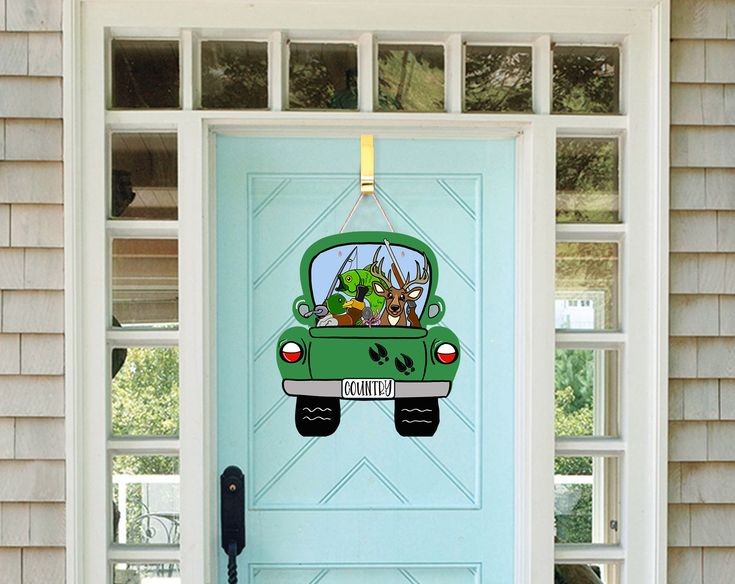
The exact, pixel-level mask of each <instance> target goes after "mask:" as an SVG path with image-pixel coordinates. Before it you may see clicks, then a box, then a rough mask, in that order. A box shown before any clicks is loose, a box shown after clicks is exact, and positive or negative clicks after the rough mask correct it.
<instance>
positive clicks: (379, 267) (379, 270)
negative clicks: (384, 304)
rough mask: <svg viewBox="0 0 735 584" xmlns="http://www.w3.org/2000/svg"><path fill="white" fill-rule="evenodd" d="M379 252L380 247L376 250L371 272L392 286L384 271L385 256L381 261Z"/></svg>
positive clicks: (387, 285) (388, 285)
mask: <svg viewBox="0 0 735 584" xmlns="http://www.w3.org/2000/svg"><path fill="white" fill-rule="evenodd" d="M379 253H380V248H379V247H378V249H376V250H375V255H374V256H373V263H372V264H370V274H371V275H373V276H375V277H376V278H378V280H382V281H383V283H384V284H385V285H386V287H388V288H390V278H389V277H388V276H386V275H385V274H384V273H383V259H384V258H380V261H378V254H379Z"/></svg>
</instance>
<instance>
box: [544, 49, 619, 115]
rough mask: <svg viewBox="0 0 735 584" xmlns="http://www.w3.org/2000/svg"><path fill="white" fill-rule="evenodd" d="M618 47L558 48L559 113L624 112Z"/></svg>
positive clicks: (556, 92) (556, 88)
mask: <svg viewBox="0 0 735 584" xmlns="http://www.w3.org/2000/svg"><path fill="white" fill-rule="evenodd" d="M619 94H620V49H618V47H564V46H558V45H557V46H555V47H554V96H553V104H552V110H553V111H554V112H555V113H575V114H595V113H601V114H602V113H611V114H612V113H618V112H619V111H620V96H619Z"/></svg>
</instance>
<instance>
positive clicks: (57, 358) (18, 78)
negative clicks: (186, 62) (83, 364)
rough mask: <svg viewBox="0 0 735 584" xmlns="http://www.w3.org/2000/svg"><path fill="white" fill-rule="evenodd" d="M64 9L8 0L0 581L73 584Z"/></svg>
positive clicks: (1, 32) (57, 0)
mask: <svg viewBox="0 0 735 584" xmlns="http://www.w3.org/2000/svg"><path fill="white" fill-rule="evenodd" d="M61 4H62V3H61V0H0V582H2V584H62V583H63V582H64V578H65V574H64V569H65V562H64V419H63V415H64V378H63V374H64V335H63V333H64V292H63V286H64V267H63V258H64V256H63V253H64V251H63V226H62V220H63V212H62V211H63V209H62V172H63V168H62V162H61V159H62V156H61V153H62V146H61V143H62V124H61V105H62V104H61V61H62V44H61Z"/></svg>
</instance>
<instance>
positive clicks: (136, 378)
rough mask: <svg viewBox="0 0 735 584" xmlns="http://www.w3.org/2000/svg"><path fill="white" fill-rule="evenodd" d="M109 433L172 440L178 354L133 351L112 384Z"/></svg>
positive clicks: (175, 426)
mask: <svg viewBox="0 0 735 584" xmlns="http://www.w3.org/2000/svg"><path fill="white" fill-rule="evenodd" d="M111 394H112V397H111V399H112V412H113V415H112V433H113V434H115V435H132V436H141V435H142V436H171V435H175V434H177V433H178V431H179V351H178V349H176V348H174V347H132V348H129V349H128V354H127V358H126V360H125V364H124V365H123V367H122V368H121V369H120V371H119V373H118V374H117V375H116V376H115V379H114V380H113V382H112V392H111Z"/></svg>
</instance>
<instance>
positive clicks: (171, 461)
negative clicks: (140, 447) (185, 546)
mask: <svg viewBox="0 0 735 584" xmlns="http://www.w3.org/2000/svg"><path fill="white" fill-rule="evenodd" d="M112 497H113V500H112V541H113V542H115V543H121V544H171V545H173V544H178V543H179V516H180V501H179V459H178V457H176V456H148V455H146V456H139V455H127V456H113V458H112Z"/></svg>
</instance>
